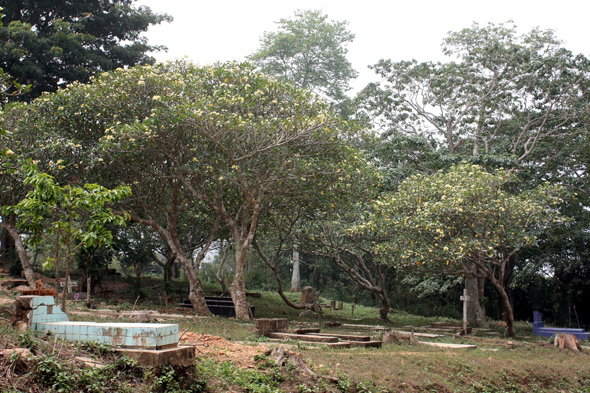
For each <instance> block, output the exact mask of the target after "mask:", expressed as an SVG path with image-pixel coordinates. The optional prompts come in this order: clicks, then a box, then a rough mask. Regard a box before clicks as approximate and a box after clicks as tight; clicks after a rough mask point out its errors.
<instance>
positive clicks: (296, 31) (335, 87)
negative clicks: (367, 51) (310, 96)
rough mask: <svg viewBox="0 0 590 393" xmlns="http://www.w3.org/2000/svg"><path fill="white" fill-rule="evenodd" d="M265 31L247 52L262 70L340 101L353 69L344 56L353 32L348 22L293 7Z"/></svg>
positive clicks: (316, 11) (353, 76) (326, 97)
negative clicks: (290, 14) (291, 13)
mask: <svg viewBox="0 0 590 393" xmlns="http://www.w3.org/2000/svg"><path fill="white" fill-rule="evenodd" d="M277 24H278V25H279V29H278V31H277V32H265V33H264V37H263V38H261V40H260V42H261V46H260V49H258V51H257V52H255V53H253V54H252V55H250V56H249V59H250V60H252V61H253V62H254V63H255V64H256V65H257V66H258V67H259V68H260V70H261V71H262V72H264V73H267V74H269V75H274V76H276V77H278V78H281V79H283V80H286V81H289V82H291V83H293V84H294V85H295V86H297V87H300V88H303V89H308V90H311V91H313V92H314V93H316V94H319V95H320V96H321V97H323V98H325V99H328V100H330V101H341V100H343V99H344V98H345V95H344V93H345V92H346V91H347V90H349V89H350V86H349V82H350V80H351V79H353V78H356V76H357V72H356V71H355V70H354V69H353V68H352V65H351V64H350V62H349V61H348V60H347V59H346V53H347V52H348V50H347V48H346V44H348V43H349V42H352V40H353V39H354V34H352V33H351V32H350V31H348V30H347V28H346V25H347V24H348V22H346V21H342V22H338V21H334V20H332V21H328V15H324V14H323V13H322V12H321V11H320V10H304V11H301V10H299V11H296V12H295V17H294V18H289V19H281V20H280V21H279V22H277Z"/></svg>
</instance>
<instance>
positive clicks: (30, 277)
mask: <svg viewBox="0 0 590 393" xmlns="http://www.w3.org/2000/svg"><path fill="white" fill-rule="evenodd" d="M0 227H1V228H3V229H5V230H6V232H8V234H9V235H10V237H11V238H12V240H14V246H15V247H16V251H17V252H18V258H19V259H20V263H21V265H22V267H23V272H24V274H25V278H26V279H27V282H28V283H29V287H30V288H31V289H35V273H34V272H33V268H32V267H31V264H30V262H29V257H28V256H27V250H26V249H25V245H24V244H23V240H22V239H21V237H20V235H19V234H18V232H17V231H16V229H15V228H14V227H12V226H10V225H8V224H7V223H6V222H0Z"/></svg>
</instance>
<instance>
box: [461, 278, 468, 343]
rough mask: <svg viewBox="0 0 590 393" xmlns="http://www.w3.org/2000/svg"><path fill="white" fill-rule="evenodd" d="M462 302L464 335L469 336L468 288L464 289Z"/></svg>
mask: <svg viewBox="0 0 590 393" xmlns="http://www.w3.org/2000/svg"><path fill="white" fill-rule="evenodd" d="M461 301H462V302H463V333H464V334H465V335H467V302H468V301H469V296H467V288H464V289H463V296H461Z"/></svg>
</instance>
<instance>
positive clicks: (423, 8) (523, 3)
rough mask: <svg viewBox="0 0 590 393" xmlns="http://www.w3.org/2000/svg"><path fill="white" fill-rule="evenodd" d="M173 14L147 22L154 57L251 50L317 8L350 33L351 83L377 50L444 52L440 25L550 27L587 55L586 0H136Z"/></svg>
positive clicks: (383, 53) (382, 54) (228, 55)
mask: <svg viewBox="0 0 590 393" xmlns="http://www.w3.org/2000/svg"><path fill="white" fill-rule="evenodd" d="M136 4H137V5H146V6H149V7H150V8H151V9H152V10H154V11H156V12H165V13H168V14H170V15H172V16H173V17H174V22H172V23H169V24H167V23H166V24H163V25H160V26H156V27H152V28H151V29H150V31H149V32H148V33H147V34H146V36H147V37H148V39H149V42H150V43H151V44H161V45H166V46H167V47H168V52H167V53H159V54H156V55H155V56H156V58H157V59H158V60H166V59H171V58H179V57H184V56H187V57H188V58H190V59H191V60H193V61H194V62H196V63H200V64H210V63H213V62H215V61H225V60H243V59H244V57H245V56H246V55H248V54H250V53H252V52H254V51H255V50H256V49H257V48H258V45H259V39H260V37H261V36H262V35H263V33H264V32H265V31H274V30H276V24H275V23H274V22H276V21H278V20H279V19H281V18H288V17H291V16H292V15H293V13H294V11H295V10H297V9H302V10H304V9H322V10H323V12H324V13H325V14H327V15H328V16H329V18H330V19H335V20H347V21H348V22H349V29H350V31H352V32H353V33H354V34H355V35H356V38H355V40H354V42H353V43H352V44H350V45H349V47H348V48H349V56H348V57H349V60H350V61H351V62H352V64H353V66H354V67H355V69H356V70H357V71H359V73H360V76H359V78H358V79H357V81H355V82H354V83H353V86H354V88H355V90H357V89H360V88H362V87H363V86H364V85H366V84H367V83H368V82H370V81H373V80H375V79H376V76H374V74H373V72H372V71H371V70H369V69H367V65H369V64H375V63H376V62H377V61H378V60H379V59H381V58H389V59H393V60H410V59H417V60H419V61H427V60H444V57H443V56H442V54H441V51H440V44H441V42H442V39H443V38H444V37H445V36H446V34H447V32H448V31H456V30H460V29H462V28H466V27H469V26H471V24H472V23H473V22H477V23H479V24H486V23H488V22H493V23H501V22H506V21H508V20H510V19H511V20H514V22H515V23H516V25H517V26H518V27H519V30H520V32H526V31H529V30H530V29H532V28H533V27H536V26H539V27H541V28H542V29H553V30H555V31H556V34H557V36H558V37H559V38H561V39H562V40H564V41H565V47H566V48H568V49H570V50H572V51H573V52H574V53H583V54H585V55H586V56H588V55H590V39H589V38H590V37H589V35H590V34H589V30H590V29H589V28H588V26H589V25H590V24H589V21H588V20H589V16H590V1H589V0H559V1H555V0H553V1H549V0H536V1H533V0H491V1H490V0H488V1H479V0H423V1H420V0H415V1H411V0H410V1H408V0H404V1H399V0H390V1H386V0H381V1H376V0H360V1H359V0H357V1H349V2H346V1H345V0H315V1H312V0H292V1H281V0H249V1H244V0H225V1H195V0H165V1H162V0H139V1H138V2H137V3H136Z"/></svg>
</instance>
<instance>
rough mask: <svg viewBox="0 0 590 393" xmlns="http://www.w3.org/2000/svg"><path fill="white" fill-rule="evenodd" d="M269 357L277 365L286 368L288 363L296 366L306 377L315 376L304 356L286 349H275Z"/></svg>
mask: <svg viewBox="0 0 590 393" xmlns="http://www.w3.org/2000/svg"><path fill="white" fill-rule="evenodd" d="M268 356H270V357H271V358H272V359H273V360H274V361H275V363H276V364H278V365H280V366H284V365H285V364H286V363H287V362H289V363H291V364H292V365H293V366H295V369H296V370H298V371H299V372H300V373H302V374H304V375H313V374H314V372H313V371H311V369H310V368H309V366H308V365H307V363H305V360H303V356H301V354H300V353H297V352H291V351H287V350H286V349H285V348H275V349H274V350H273V351H272V352H271V353H270V354H269V355H268Z"/></svg>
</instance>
